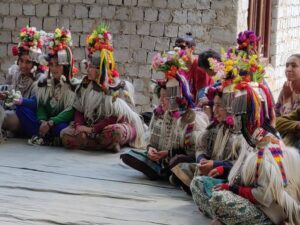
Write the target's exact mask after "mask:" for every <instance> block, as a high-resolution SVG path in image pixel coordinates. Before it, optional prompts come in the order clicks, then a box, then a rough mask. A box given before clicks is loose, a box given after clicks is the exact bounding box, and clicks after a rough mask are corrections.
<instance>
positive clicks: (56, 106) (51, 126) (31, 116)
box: [18, 28, 75, 145]
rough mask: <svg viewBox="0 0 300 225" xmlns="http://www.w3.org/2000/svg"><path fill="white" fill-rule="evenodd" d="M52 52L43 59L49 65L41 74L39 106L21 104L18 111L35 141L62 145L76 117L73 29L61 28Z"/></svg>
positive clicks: (38, 95)
mask: <svg viewBox="0 0 300 225" xmlns="http://www.w3.org/2000/svg"><path fill="white" fill-rule="evenodd" d="M48 43H49V46H48V50H49V53H48V55H47V56H46V57H45V58H44V59H43V60H42V58H41V57H40V60H41V61H43V62H44V63H46V64H47V65H48V66H49V71H48V73H47V74H46V75H45V76H43V77H40V79H39V81H38V89H37V110H36V111H34V110H31V109H29V108H27V107H22V108H21V107H20V108H19V109H18V114H19V115H20V116H19V118H20V122H21V126H22V127H23V129H24V130H25V131H26V132H27V134H28V135H30V134H31V136H32V138H31V139H30V140H29V141H28V143H29V144H34V145H61V141H60V131H61V130H62V129H64V128H66V127H67V126H68V125H69V123H70V121H72V120H73V117H74V110H73V108H72V105H73V102H74V97H75V93H74V90H73V87H72V86H71V84H70V80H71V79H72V77H73V72H74V70H75V69H74V67H73V60H74V59H73V55H72V52H71V49H70V45H71V43H72V39H71V33H70V31H69V30H67V29H62V30H60V29H59V28H57V29H56V30H55V32H54V34H53V37H51V38H50V39H49V40H48Z"/></svg>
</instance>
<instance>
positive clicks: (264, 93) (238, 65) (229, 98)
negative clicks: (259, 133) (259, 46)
mask: <svg viewBox="0 0 300 225" xmlns="http://www.w3.org/2000/svg"><path fill="white" fill-rule="evenodd" d="M209 61H210V64H211V68H212V69H213V70H215V72H216V73H217V74H218V76H219V77H218V79H221V82H222V100H223V102H224V104H225V105H226V107H227V111H228V112H229V113H232V114H234V115H238V116H241V119H242V121H241V122H242V124H241V127H242V129H244V130H242V132H243V133H244V134H245V135H246V136H247V137H248V138H249V140H248V141H249V142H251V140H250V139H251V138H250V137H251V135H250V134H252V133H253V132H254V130H255V129H256V128H258V127H263V126H265V125H267V124H268V125H270V124H272V122H273V120H274V114H273V101H272V95H271V93H270V91H269V89H268V88H267V87H266V86H265V84H264V82H263V78H264V75H265V70H264V66H263V65H262V64H261V63H260V62H259V59H258V56H257V55H255V54H252V55H248V54H247V53H245V52H243V51H239V52H235V51H229V52H227V53H223V55H222V58H221V62H216V61H215V60H212V59H209Z"/></svg>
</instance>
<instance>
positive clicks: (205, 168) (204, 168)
mask: <svg viewBox="0 0 300 225" xmlns="http://www.w3.org/2000/svg"><path fill="white" fill-rule="evenodd" d="M213 166H214V161H213V160H206V159H203V160H201V161H200V163H199V170H200V172H201V174H202V175H208V173H209V172H210V171H211V170H212V169H213Z"/></svg>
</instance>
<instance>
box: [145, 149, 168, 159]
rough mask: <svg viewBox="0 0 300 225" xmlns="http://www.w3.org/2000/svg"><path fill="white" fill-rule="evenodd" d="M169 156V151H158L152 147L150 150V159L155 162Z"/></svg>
mask: <svg viewBox="0 0 300 225" xmlns="http://www.w3.org/2000/svg"><path fill="white" fill-rule="evenodd" d="M167 155H168V151H157V149H155V148H152V147H150V148H149V150H148V157H149V159H151V160H153V161H159V160H160V159H162V158H165V157H166V156H167Z"/></svg>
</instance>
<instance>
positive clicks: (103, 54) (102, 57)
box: [97, 49, 107, 84]
mask: <svg viewBox="0 0 300 225" xmlns="http://www.w3.org/2000/svg"><path fill="white" fill-rule="evenodd" d="M105 56H106V54H105V50H104V49H102V50H101V52H100V65H99V72H100V74H99V76H98V81H97V83H98V84H100V78H101V75H102V67H103V61H104V59H105ZM106 61H107V60H106Z"/></svg>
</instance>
